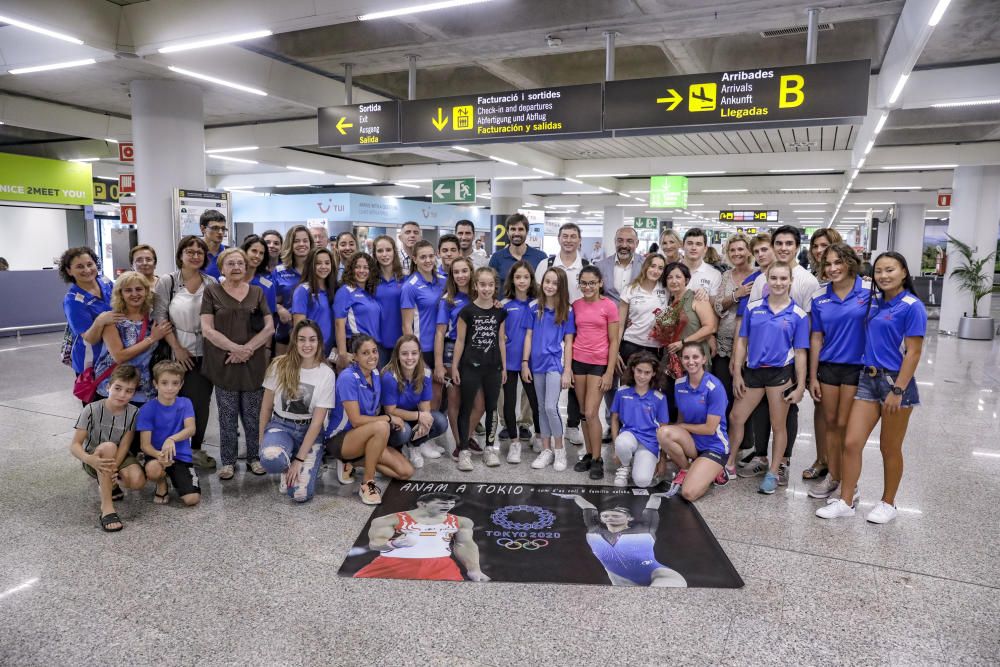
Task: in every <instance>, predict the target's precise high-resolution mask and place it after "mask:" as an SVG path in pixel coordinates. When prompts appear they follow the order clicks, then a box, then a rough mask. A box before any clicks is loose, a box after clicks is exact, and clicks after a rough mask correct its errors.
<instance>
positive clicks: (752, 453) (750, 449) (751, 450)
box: [736, 447, 757, 468]
mask: <svg viewBox="0 0 1000 667" xmlns="http://www.w3.org/2000/svg"><path fill="white" fill-rule="evenodd" d="M740 452H741V453H742V452H746V456H743V457H742V458H740V459H739V461H738V462H737V464H736V465H738V466H739V467H741V468H743V467H745V466H746V464H748V463H750V462H751V461H753V457H755V456H757V450H756V449H754V448H753V447H748V448H747V449H741V450H740ZM737 456H739V454H737Z"/></svg>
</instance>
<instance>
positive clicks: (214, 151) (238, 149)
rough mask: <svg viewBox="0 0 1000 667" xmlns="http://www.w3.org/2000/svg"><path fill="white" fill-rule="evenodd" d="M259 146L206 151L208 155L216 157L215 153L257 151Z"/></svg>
mask: <svg viewBox="0 0 1000 667" xmlns="http://www.w3.org/2000/svg"><path fill="white" fill-rule="evenodd" d="M258 148H260V147H259V146H233V147H232V148H209V149H208V150H206V151H205V153H207V154H208V155H214V154H215V153H241V152H244V151H255V150H257V149H258Z"/></svg>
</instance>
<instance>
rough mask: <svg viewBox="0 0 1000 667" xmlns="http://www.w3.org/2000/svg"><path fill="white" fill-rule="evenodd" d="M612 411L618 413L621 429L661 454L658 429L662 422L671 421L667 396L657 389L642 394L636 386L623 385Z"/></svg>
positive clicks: (617, 394) (649, 448)
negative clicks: (636, 389) (657, 434)
mask: <svg viewBox="0 0 1000 667" xmlns="http://www.w3.org/2000/svg"><path fill="white" fill-rule="evenodd" d="M611 413H612V414H614V413H618V422H619V423H620V424H621V429H620V430H621V431H626V432H628V433H631V434H632V435H634V436H635V439H636V440H638V441H639V444H640V445H642V446H643V447H645V448H646V449H648V450H649V451H650V452H652V453H653V454H655V455H657V456H659V455H660V445H659V443H658V442H657V441H656V429H657V428H659V427H660V425H662V424H669V423H670V410H669V409H668V408H667V397H666V396H664V395H663V394H661V393H660V392H658V391H656V390H655V389H649V390H648V391H646V393H645V394H643V395H642V396H640V395H639V394H638V393H636V391H635V387H622V388H621V389H619V390H618V391H617V392H616V393H615V400H614V401H612V403H611Z"/></svg>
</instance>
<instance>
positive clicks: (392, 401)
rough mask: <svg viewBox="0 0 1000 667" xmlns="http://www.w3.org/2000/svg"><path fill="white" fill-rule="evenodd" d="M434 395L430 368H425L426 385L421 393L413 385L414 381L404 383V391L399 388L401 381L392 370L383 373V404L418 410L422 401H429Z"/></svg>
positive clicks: (401, 408)
mask: <svg viewBox="0 0 1000 667" xmlns="http://www.w3.org/2000/svg"><path fill="white" fill-rule="evenodd" d="M433 397H434V388H433V380H432V379H431V372H430V369H424V386H423V389H422V390H421V391H420V393H419V394H418V393H417V390H416V389H415V388H414V386H413V381H412V380H408V381H407V382H406V383H405V384H403V391H400V390H399V381H398V380H397V379H396V376H395V375H393V373H392V371H385V372H384V373H382V405H383V406H385V407H389V406H391V405H394V406H396V407H397V408H399V409H400V410H413V411H415V410H417V409H418V408H419V407H420V403H422V402H423V401H429V400H431V398H433Z"/></svg>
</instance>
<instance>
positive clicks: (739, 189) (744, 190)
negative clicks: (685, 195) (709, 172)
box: [701, 188, 750, 192]
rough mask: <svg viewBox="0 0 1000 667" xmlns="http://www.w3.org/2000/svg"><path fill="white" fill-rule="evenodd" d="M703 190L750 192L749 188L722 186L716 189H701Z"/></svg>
mask: <svg viewBox="0 0 1000 667" xmlns="http://www.w3.org/2000/svg"><path fill="white" fill-rule="evenodd" d="M701 192H750V190H748V189H747V188H720V189H714V190H701Z"/></svg>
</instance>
